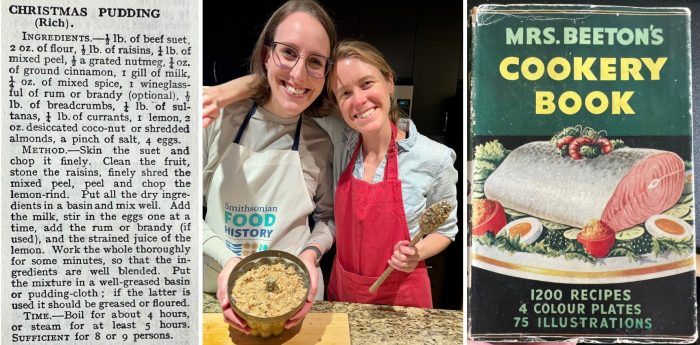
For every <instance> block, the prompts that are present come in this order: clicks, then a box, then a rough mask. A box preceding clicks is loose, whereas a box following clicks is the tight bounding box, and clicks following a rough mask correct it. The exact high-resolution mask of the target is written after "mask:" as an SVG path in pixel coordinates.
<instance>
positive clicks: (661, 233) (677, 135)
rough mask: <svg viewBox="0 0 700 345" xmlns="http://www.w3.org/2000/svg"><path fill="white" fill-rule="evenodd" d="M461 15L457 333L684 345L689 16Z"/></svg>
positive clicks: (638, 12)
mask: <svg viewBox="0 0 700 345" xmlns="http://www.w3.org/2000/svg"><path fill="white" fill-rule="evenodd" d="M471 20H472V22H471V24H472V30H473V35H472V50H471V62H472V65H471V74H472V79H471V83H472V84H471V86H472V88H471V97H472V99H471V100H472V102H471V109H470V110H471V112H470V117H471V118H470V121H471V130H472V133H471V134H472V135H473V138H474V145H473V146H474V150H473V159H474V161H473V170H472V175H473V176H472V178H473V180H472V182H473V184H472V186H471V187H472V189H471V192H472V194H471V202H472V214H471V221H470V230H471V235H472V237H471V239H472V248H471V253H470V255H471V257H470V259H471V260H470V261H471V268H470V269H471V271H470V284H471V285H470V306H469V317H470V319H469V334H470V336H471V337H472V338H473V339H475V340H485V341H499V340H521V341H522V340H531V341H532V340H561V339H579V340H582V341H585V340H591V341H602V342H613V341H627V342H664V343H669V342H677V343H691V342H694V341H695V339H696V337H697V335H696V333H697V331H696V328H697V319H696V317H697V316H696V307H695V299H696V296H695V274H694V268H695V238H694V234H695V231H694V221H695V212H694V207H693V173H692V158H691V157H692V127H691V94H690V92H691V88H690V85H691V83H690V71H691V67H690V61H691V60H690V12H689V11H688V10H687V9H683V8H637V7H611V6H565V5H485V6H479V7H478V8H476V9H475V10H474V11H472V18H471Z"/></svg>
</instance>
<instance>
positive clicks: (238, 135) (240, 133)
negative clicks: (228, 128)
mask: <svg viewBox="0 0 700 345" xmlns="http://www.w3.org/2000/svg"><path fill="white" fill-rule="evenodd" d="M255 109H258V105H257V104H253V106H252V107H250V110H248V114H246V116H245V119H244V120H243V123H242V124H241V127H239V128H238V133H236V138H235V139H233V142H234V143H235V144H239V143H240V142H241V137H242V136H243V131H245V128H246V127H248V122H250V118H251V117H253V114H255Z"/></svg>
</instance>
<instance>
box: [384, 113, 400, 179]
mask: <svg viewBox="0 0 700 345" xmlns="http://www.w3.org/2000/svg"><path fill="white" fill-rule="evenodd" d="M390 123H391V141H390V142H389V150H387V152H386V165H385V166H384V179H385V180H387V179H389V180H396V179H398V178H399V169H398V166H399V160H398V156H399V149H398V145H397V144H396V132H397V129H396V126H395V125H394V123H393V122H390Z"/></svg>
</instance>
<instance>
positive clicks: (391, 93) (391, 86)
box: [389, 73, 394, 95]
mask: <svg viewBox="0 0 700 345" xmlns="http://www.w3.org/2000/svg"><path fill="white" fill-rule="evenodd" d="M389 94H390V95H393V94H394V75H393V74H391V73H389Z"/></svg>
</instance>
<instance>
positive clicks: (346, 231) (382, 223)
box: [328, 124, 433, 308]
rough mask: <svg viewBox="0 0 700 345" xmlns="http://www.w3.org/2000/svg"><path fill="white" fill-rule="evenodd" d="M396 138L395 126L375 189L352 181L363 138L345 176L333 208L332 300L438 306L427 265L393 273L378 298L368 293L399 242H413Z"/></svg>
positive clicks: (364, 183) (363, 183) (329, 295)
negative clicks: (400, 176)
mask: <svg viewBox="0 0 700 345" xmlns="http://www.w3.org/2000/svg"><path fill="white" fill-rule="evenodd" d="M395 138H396V127H395V126H394V125H393V124H392V126H391V142H390V143H389V150H388V152H387V162H386V167H385V168H384V181H381V182H378V183H374V184H370V183H367V182H365V181H363V180H359V179H356V178H354V177H353V176H352V171H353V167H354V165H355V160H356V159H357V154H358V152H359V151H360V147H361V146H362V136H360V138H359V140H358V143H357V147H356V148H355V152H354V153H353V155H352V158H351V159H350V162H348V166H347V168H345V171H344V172H343V173H342V174H341V175H340V180H339V181H338V186H337V188H336V192H335V206H334V212H335V224H336V255H335V260H334V261H333V270H332V272H331V278H330V282H329V284H328V299H329V300H331V301H341V302H355V303H371V304H388V305H399V306H410V307H421V308H432V307H433V302H432V294H431V291H430V279H429V278H428V272H427V270H426V268H425V263H424V262H422V261H421V262H420V263H419V264H418V267H416V270H415V271H413V272H411V273H404V272H400V271H394V272H392V273H391V275H389V277H388V278H387V280H386V281H384V284H382V286H380V287H379V289H378V290H377V292H376V294H372V293H370V292H369V287H370V286H372V284H373V283H374V281H375V280H376V279H377V277H379V276H380V275H381V274H382V272H384V269H385V268H386V267H387V266H388V265H387V260H389V258H391V255H392V253H393V250H394V245H395V244H396V242H398V241H400V240H407V241H410V240H411V238H410V237H409V234H408V224H407V223H406V214H405V212H404V208H403V197H402V195H401V180H399V176H398V159H397V156H398V153H397V147H396V139H395Z"/></svg>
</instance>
